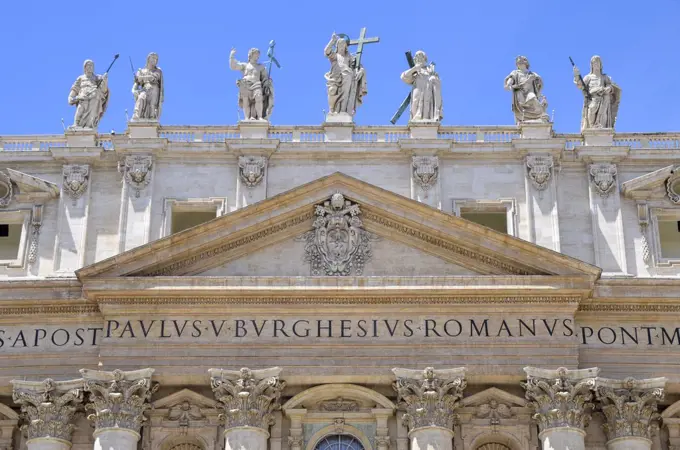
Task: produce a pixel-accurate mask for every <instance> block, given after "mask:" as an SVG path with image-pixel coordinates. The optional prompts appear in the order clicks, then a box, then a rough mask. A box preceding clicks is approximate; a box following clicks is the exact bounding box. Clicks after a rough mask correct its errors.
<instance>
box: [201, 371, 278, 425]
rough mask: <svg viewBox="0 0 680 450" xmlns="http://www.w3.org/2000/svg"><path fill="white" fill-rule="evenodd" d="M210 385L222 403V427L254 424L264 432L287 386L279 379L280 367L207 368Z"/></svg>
mask: <svg viewBox="0 0 680 450" xmlns="http://www.w3.org/2000/svg"><path fill="white" fill-rule="evenodd" d="M208 372H209V373H210V385H211V387H212V390H213V393H214V394H215V399H216V400H217V401H218V402H220V403H222V405H223V406H222V408H223V411H224V412H223V413H222V414H220V416H219V417H220V420H221V421H223V422H224V428H225V430H228V429H230V428H235V427H255V428H261V429H263V430H265V431H268V430H269V427H270V426H271V425H273V424H274V416H273V414H272V413H273V412H274V411H276V410H278V409H280V408H281V404H280V403H279V399H280V398H281V391H282V390H283V388H284V387H285V386H286V383H285V382H284V381H281V380H279V374H280V373H281V369H280V368H279V367H273V368H271V369H262V370H250V369H248V368H242V369H241V370H239V371H233V370H222V369H210V370H209V371H208Z"/></svg>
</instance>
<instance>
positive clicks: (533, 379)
mask: <svg viewBox="0 0 680 450" xmlns="http://www.w3.org/2000/svg"><path fill="white" fill-rule="evenodd" d="M524 371H525V372H526V374H527V381H526V383H522V387H523V388H524V389H525V390H526V399H527V400H529V403H530V406H531V407H533V409H534V412H535V414H534V420H536V421H537V422H538V430H539V434H538V437H539V439H540V440H541V442H542V443H543V447H542V448H543V450H585V436H586V432H585V429H586V427H587V426H588V423H589V422H590V413H591V409H592V407H593V404H592V403H591V400H592V399H593V391H594V389H595V377H597V374H598V373H599V372H600V369H598V368H592V369H579V370H569V369H565V368H564V367H561V368H559V369H557V370H547V369H538V368H536V367H525V368H524Z"/></svg>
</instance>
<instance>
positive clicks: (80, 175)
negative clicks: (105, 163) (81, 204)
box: [63, 164, 90, 201]
mask: <svg viewBox="0 0 680 450" xmlns="http://www.w3.org/2000/svg"><path fill="white" fill-rule="evenodd" d="M63 179H64V181H63V184H64V187H63V188H64V192H66V194H67V195H68V196H69V197H71V198H72V199H73V200H74V201H75V200H78V199H79V198H80V197H82V195H83V194H84V193H85V191H87V185H88V183H89V182H90V166H88V165H87V164H82V165H80V164H66V165H65V166H64V168H63Z"/></svg>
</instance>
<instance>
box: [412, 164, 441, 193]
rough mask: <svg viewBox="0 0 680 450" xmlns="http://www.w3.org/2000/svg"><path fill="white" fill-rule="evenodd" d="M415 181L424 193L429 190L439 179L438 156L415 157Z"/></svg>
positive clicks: (413, 165) (413, 166)
mask: <svg viewBox="0 0 680 450" xmlns="http://www.w3.org/2000/svg"><path fill="white" fill-rule="evenodd" d="M412 168H413V179H414V180H415V181H416V183H417V184H418V186H420V187H421V188H422V189H423V190H424V191H427V190H429V189H430V188H431V187H432V186H434V184H435V183H436V182H437V178H438V177H439V158H438V157H436V156H414V157H413V164H412Z"/></svg>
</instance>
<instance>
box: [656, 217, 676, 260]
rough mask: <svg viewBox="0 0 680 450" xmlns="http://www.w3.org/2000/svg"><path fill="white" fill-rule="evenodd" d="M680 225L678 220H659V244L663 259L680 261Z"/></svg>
mask: <svg viewBox="0 0 680 450" xmlns="http://www.w3.org/2000/svg"><path fill="white" fill-rule="evenodd" d="M678 224H680V222H679V221H676V220H662V219H659V243H660V244H661V257H662V258H669V259H680V226H679V225H678Z"/></svg>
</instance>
